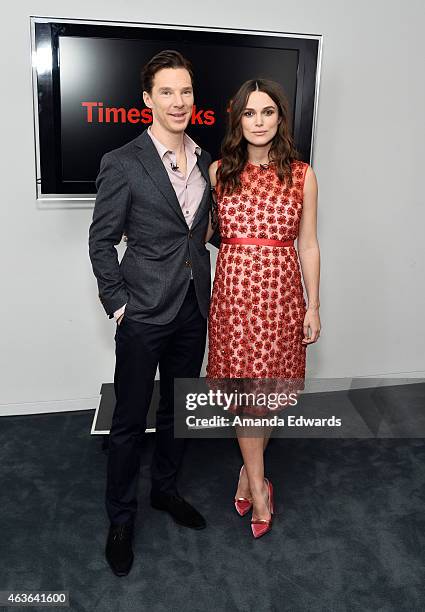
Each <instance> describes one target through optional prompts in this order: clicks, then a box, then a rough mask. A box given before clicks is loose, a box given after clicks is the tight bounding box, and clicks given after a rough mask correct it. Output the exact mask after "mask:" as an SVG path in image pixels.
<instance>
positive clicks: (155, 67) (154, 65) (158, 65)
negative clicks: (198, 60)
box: [141, 49, 193, 94]
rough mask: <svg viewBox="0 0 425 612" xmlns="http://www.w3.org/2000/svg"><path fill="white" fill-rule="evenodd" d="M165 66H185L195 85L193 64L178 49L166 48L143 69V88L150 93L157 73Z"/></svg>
mask: <svg viewBox="0 0 425 612" xmlns="http://www.w3.org/2000/svg"><path fill="white" fill-rule="evenodd" d="M163 68H185V69H186V70H187V71H188V73H189V74H190V79H191V81H192V85H193V70H192V64H191V63H190V62H189V60H188V59H186V58H185V57H184V56H183V55H182V54H181V53H179V52H178V51H174V50H172V49H165V50H164V51H160V52H159V53H157V54H156V55H154V56H153V57H152V58H151V59H150V60H149V61H148V63H147V64H145V65H144V66H143V69H142V75H141V77H142V89H143V91H147V92H148V93H149V94H150V93H151V91H152V86H153V80H154V78H155V74H156V73H157V72H159V71H160V70H162V69H163Z"/></svg>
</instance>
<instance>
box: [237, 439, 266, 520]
mask: <svg viewBox="0 0 425 612" xmlns="http://www.w3.org/2000/svg"><path fill="white" fill-rule="evenodd" d="M237 434H238V442H239V447H240V449H241V453H242V457H243V460H244V465H245V469H244V470H242V477H241V481H240V483H239V488H238V493H239V491H241V494H240V495H238V493H237V496H240V497H249V498H251V499H252V501H253V514H252V516H253V518H257V519H258V518H261V519H269V518H270V512H269V508H268V489H267V486H266V484H265V482H264V448H265V444H266V442H265V440H266V437H265V436H264V435H263V436H261V437H255V438H253V437H249V436H248V437H247V436H244V435H241V434H243V431H242V432H241V431H238V432H237ZM268 438H269V436H268V437H267V440H268ZM245 479H246V480H245ZM246 484H248V488H246Z"/></svg>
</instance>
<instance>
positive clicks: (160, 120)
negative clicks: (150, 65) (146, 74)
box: [143, 68, 193, 134]
mask: <svg viewBox="0 0 425 612" xmlns="http://www.w3.org/2000/svg"><path fill="white" fill-rule="evenodd" d="M143 101H144V103H145V104H146V106H147V107H148V108H151V109H152V116H153V122H154V123H156V124H159V125H160V126H161V127H162V128H163V129H164V130H166V131H168V132H170V133H172V134H178V133H181V132H184V130H185V129H186V127H187V124H188V123H189V121H190V118H191V116H192V107H193V87H192V81H191V78H190V74H189V72H188V71H187V70H186V68H162V69H161V70H159V71H158V72H157V73H156V74H155V76H154V80H153V85H152V91H151V93H150V94H149V93H148V92H147V91H144V92H143Z"/></svg>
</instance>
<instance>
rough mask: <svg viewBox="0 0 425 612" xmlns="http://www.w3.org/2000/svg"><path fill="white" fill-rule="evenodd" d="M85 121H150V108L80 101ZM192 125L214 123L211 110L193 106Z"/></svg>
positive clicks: (146, 122)
mask: <svg viewBox="0 0 425 612" xmlns="http://www.w3.org/2000/svg"><path fill="white" fill-rule="evenodd" d="M81 106H82V107H83V109H84V114H85V120H86V121H87V123H144V124H149V123H152V111H151V109H150V108H142V109H139V108H123V107H118V108H117V107H109V106H104V104H103V102H81ZM190 123H191V124H192V125H214V123H215V113H214V111H213V110H211V109H208V110H204V109H199V110H198V108H197V107H196V105H194V106H193V110H192V117H191V119H190Z"/></svg>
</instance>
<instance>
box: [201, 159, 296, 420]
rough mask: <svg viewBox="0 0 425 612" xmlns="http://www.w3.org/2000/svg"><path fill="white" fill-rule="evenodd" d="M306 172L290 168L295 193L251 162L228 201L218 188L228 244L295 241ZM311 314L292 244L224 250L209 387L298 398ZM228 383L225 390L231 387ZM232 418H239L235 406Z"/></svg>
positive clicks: (212, 324)
mask: <svg viewBox="0 0 425 612" xmlns="http://www.w3.org/2000/svg"><path fill="white" fill-rule="evenodd" d="M219 163H220V162H219ZM307 168H308V164H307V163H305V162H302V161H294V162H293V163H292V164H291V170H292V187H289V186H287V185H286V184H285V183H282V182H281V181H280V180H279V178H278V176H277V174H276V173H275V170H274V165H273V164H269V165H268V167H265V166H263V167H261V166H257V165H254V164H251V163H250V162H248V163H247V164H246V166H245V168H244V170H243V172H242V174H241V184H242V185H241V187H239V188H238V189H237V190H236V191H235V192H234V193H233V194H232V195H230V196H223V195H222V194H221V193H220V190H219V188H218V189H217V191H216V192H217V212H218V222H219V228H220V235H221V237H222V239H223V238H245V239H249V238H251V239H252V238H254V239H258V238H259V239H271V240H270V242H273V241H276V240H278V241H288V240H290V241H292V240H295V239H296V238H297V236H298V229H299V223H300V219H301V213H302V208H303V188H304V181H305V175H306V171H307ZM218 187H219V186H218ZM245 242H249V240H245ZM260 242H261V241H260ZM263 242H264V240H263ZM305 312H306V303H305V300H304V293H303V286H302V281H301V272H300V266H299V261H298V254H297V251H296V249H295V247H294V246H293V244H292V245H291V246H268V245H264V244H256V245H253V244H226V243H222V244H221V245H220V249H219V252H218V256H217V263H216V271H215V279H214V284H213V292H212V298H211V304H210V311H209V319H208V336H209V353H208V365H207V371H206V379H207V382H208V384H209V385H210V387H211V386H213V387H214V388H216V389H217V388H218V387H219V385H218V384H215V386H214V380H213V379H249V380H250V381H251V384H250V385H249V386H248V390H252V389H253V379H260V380H259V381H258V383H259V384H258V386H257V387H256V388H257V392H258V390H259V389H261V390H263V389H265V388H266V387H267V390H268V391H269V392H270V391H271V390H274V391H278V392H282V391H283V392H286V393H290V392H294V393H296V394H297V393H298V391H299V390H302V389H303V388H304V378H305V361H306V345H304V344H302V342H301V341H302V338H303V323H304V316H305ZM260 381H261V384H260ZM279 381H280V382H279ZM227 382H228V385H227V387H226V386H224V387H223V386H221V387H220V388H221V390H223V389H224V390H225V389H226V388H231V387H232V386H233V385H231V384H229V381H227ZM231 382H236V381H231ZM266 382H268V384H266ZM216 383H217V381H216ZM254 387H255V385H254ZM239 389H242V387H239ZM243 389H244V390H246V389H247V387H246V385H245V386H244V387H243ZM234 390H236V387H235V388H234ZM279 409H280V408H278V410H279ZM233 411H234V412H235V411H236V412H241V410H237V408H236V406H234V407H233ZM244 411H245V412H248V413H250V414H265V413H266V412H268V409H267V408H261V407H258V406H251V407H250V408H249V407H247V406H245V410H244Z"/></svg>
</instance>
